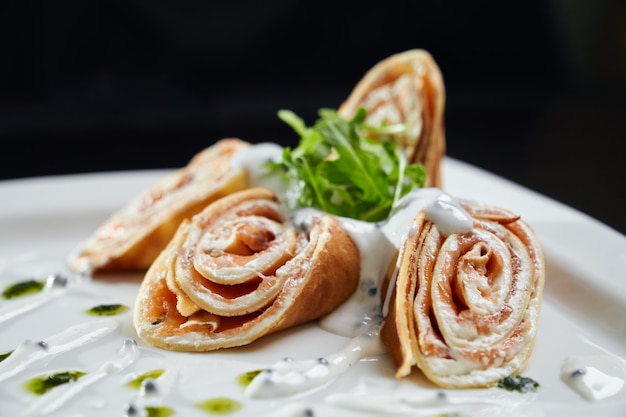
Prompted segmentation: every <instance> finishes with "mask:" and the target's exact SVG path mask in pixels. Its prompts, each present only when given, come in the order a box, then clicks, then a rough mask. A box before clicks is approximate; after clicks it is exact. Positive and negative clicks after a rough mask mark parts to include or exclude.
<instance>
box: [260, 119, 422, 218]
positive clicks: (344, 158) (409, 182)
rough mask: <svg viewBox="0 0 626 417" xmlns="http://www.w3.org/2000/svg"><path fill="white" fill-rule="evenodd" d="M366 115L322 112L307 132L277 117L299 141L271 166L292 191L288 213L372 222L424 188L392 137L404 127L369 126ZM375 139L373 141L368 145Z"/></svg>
mask: <svg viewBox="0 0 626 417" xmlns="http://www.w3.org/2000/svg"><path fill="white" fill-rule="evenodd" d="M366 115H367V114H366V111H365V109H363V108H361V109H359V110H358V111H357V113H356V114H355V116H354V117H353V118H352V119H351V120H346V119H343V118H341V117H340V116H339V115H338V114H337V112H336V111H335V110H331V109H322V110H320V111H319V116H320V118H319V119H318V120H317V121H316V122H315V124H314V125H313V126H312V127H307V126H306V124H305V123H304V121H303V120H302V119H301V118H300V117H298V116H297V115H296V114H295V113H293V112H291V111H289V110H281V111H279V112H278V117H279V118H280V119H281V120H283V121H284V122H285V123H287V124H288V125H289V126H291V127H292V128H293V130H294V131H295V132H296V133H297V134H298V135H299V136H300V142H299V144H298V146H296V147H295V148H294V149H291V148H290V147H286V148H285V149H284V152H283V160H282V162H279V163H272V164H270V166H273V167H274V168H277V169H278V168H280V169H282V170H283V171H284V177H285V179H286V180H287V181H289V183H290V185H291V187H292V188H291V190H290V193H291V194H290V195H288V196H287V201H286V203H287V204H288V205H289V206H291V208H296V207H314V208H317V209H320V210H323V211H325V212H327V213H329V214H333V215H337V216H343V217H350V218H353V219H358V220H364V221H370V222H376V221H380V220H384V219H386V218H387V216H388V215H389V212H390V211H391V208H392V207H393V205H394V204H395V203H396V202H397V201H398V200H399V199H400V198H402V197H403V196H404V195H406V194H407V193H408V192H409V191H410V190H412V189H414V188H419V187H423V186H424V180H425V176H426V174H425V171H424V167H423V166H422V165H420V164H412V165H407V162H406V157H405V155H404V154H403V153H402V151H401V150H400V149H398V148H397V147H396V146H395V145H394V143H393V141H392V139H391V135H392V134H394V133H398V132H400V131H401V130H402V129H403V128H404V126H403V125H389V126H387V125H382V126H376V127H372V126H368V125H366V124H365V118H366ZM374 135H375V137H376V139H373V136H374Z"/></svg>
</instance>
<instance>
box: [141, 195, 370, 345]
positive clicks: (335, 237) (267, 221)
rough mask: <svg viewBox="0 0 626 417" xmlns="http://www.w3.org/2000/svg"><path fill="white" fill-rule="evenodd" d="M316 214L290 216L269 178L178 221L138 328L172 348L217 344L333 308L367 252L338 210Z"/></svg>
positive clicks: (146, 284)
mask: <svg viewBox="0 0 626 417" xmlns="http://www.w3.org/2000/svg"><path fill="white" fill-rule="evenodd" d="M307 223H308V222H307ZM310 223H311V224H310V225H307V226H306V227H304V226H302V227H297V226H296V225H294V224H292V223H290V222H289V221H288V220H287V219H286V218H285V214H284V211H283V209H282V206H281V205H280V204H279V202H278V199H277V196H276V194H275V193H274V192H273V191H271V190H269V189H267V188H263V187H255V188H249V189H246V190H243V191H240V192H237V193H233V194H231V195H229V196H226V197H223V198H221V199H220V200H217V201H215V202H213V203H212V204H210V205H208V206H207V207H206V208H205V209H204V210H203V211H202V212H200V213H198V214H197V215H195V216H194V217H192V218H191V219H190V220H186V221H184V222H183V223H182V224H181V225H180V227H179V229H178V231H177V232H176V235H175V236H174V238H173V239H172V241H171V242H170V243H169V245H168V246H167V247H166V248H165V250H163V252H161V254H160V255H159V257H158V258H157V259H156V261H155V262H154V263H153V265H152V266H151V267H150V269H149V270H148V272H147V273H146V276H145V277H144V279H143V281H142V284H141V286H140V289H139V293H138V296H137V301H136V303H135V309H134V325H135V329H136V331H137V334H138V335H139V337H140V338H141V339H143V340H145V341H147V342H148V343H150V344H152V345H154V346H156V347H160V348H163V349H167V350H175V351H211V350H216V349H221V348H229V347H236V346H243V345H247V344H249V343H251V342H253V341H254V340H256V339H258V338H260V337H262V336H264V335H267V334H270V333H273V332H276V331H279V330H282V329H286V328H289V327H293V326H296V325H299V324H302V323H306V322H309V321H312V320H315V319H317V318H319V317H321V316H323V315H325V314H327V313H329V312H331V311H332V310H333V309H335V308H336V307H337V306H339V305H340V304H341V303H343V302H344V301H345V300H346V299H347V298H348V297H349V296H350V295H352V293H353V292H354V291H355V289H356V287H357V285H358V281H359V273H360V253H359V249H358V247H357V246H356V244H355V243H354V241H353V240H352V238H351V236H350V235H349V234H348V232H347V231H346V230H344V229H343V227H342V225H341V222H340V221H339V220H338V219H337V218H335V217H333V216H329V215H326V214H321V215H320V216H315V217H312V220H311V221H310Z"/></svg>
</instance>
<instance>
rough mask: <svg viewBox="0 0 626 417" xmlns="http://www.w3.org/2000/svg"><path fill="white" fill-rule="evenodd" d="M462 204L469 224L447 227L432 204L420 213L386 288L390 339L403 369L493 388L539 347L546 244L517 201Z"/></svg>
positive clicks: (399, 372) (438, 380)
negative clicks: (510, 205)
mask: <svg viewBox="0 0 626 417" xmlns="http://www.w3.org/2000/svg"><path fill="white" fill-rule="evenodd" d="M462 207H463V208H464V209H465V211H466V213H467V214H468V215H469V216H470V217H471V220H472V221H471V225H472V226H471V230H469V231H466V232H463V233H449V234H446V233H443V232H442V231H441V230H439V228H438V227H437V224H436V223H435V222H433V221H431V220H429V216H428V215H427V213H426V212H425V211H424V210H421V211H420V212H419V213H418V214H417V215H416V217H415V218H414V220H413V223H412V225H411V227H410V232H409V233H408V234H407V237H406V239H405V241H404V242H403V244H402V246H401V248H400V251H399V256H398V261H397V263H396V266H397V268H396V270H395V275H390V277H391V280H390V281H389V282H388V286H386V287H384V288H388V290H387V294H386V295H385V299H386V302H387V304H386V308H385V309H386V317H385V319H384V322H383V326H382V328H381V340H382V341H383V343H384V345H385V346H386V347H387V350H388V351H389V353H390V355H391V357H392V359H393V361H394V363H395V365H396V376H397V377H398V378H402V377H405V376H407V375H409V373H410V372H411V371H412V369H413V367H414V366H417V368H419V369H420V370H421V371H422V372H423V373H424V374H425V376H426V377H427V378H428V379H430V380H431V381H432V382H434V383H435V384H436V385H438V386H441V387H448V388H470V387H489V386H493V385H495V384H496V383H497V382H498V381H499V380H500V379H502V378H503V377H506V376H509V375H515V374H519V373H520V372H521V371H522V370H523V368H524V366H525V364H526V363H527V361H528V359H529V357H530V355H531V353H532V351H533V347H534V343H535V338H536V335H537V327H538V320H539V313H540V309H541V303H542V293H543V286H544V280H545V265H544V255H543V252H542V248H541V246H540V243H539V241H538V239H537V237H536V235H535V233H534V232H533V230H532V229H531V228H530V227H529V225H528V224H526V223H525V222H524V221H523V220H522V219H521V218H520V216H518V215H516V214H514V213H511V212H510V211H508V210H505V209H501V208H496V207H491V206H485V205H476V204H465V203H463V204H462ZM389 291H391V292H389Z"/></svg>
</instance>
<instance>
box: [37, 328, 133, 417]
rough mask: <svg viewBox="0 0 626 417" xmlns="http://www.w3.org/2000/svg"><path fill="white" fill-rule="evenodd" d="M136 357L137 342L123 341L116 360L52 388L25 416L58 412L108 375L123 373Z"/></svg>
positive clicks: (129, 339) (127, 339)
mask: <svg viewBox="0 0 626 417" xmlns="http://www.w3.org/2000/svg"><path fill="white" fill-rule="evenodd" d="M138 357H139V347H138V346H137V342H136V341H135V340H134V339H131V338H126V339H124V341H123V342H122V346H121V348H120V350H119V352H118V355H117V357H116V358H114V359H111V360H108V361H106V362H104V363H103V364H102V365H100V367H99V368H98V369H97V370H96V371H95V372H91V373H88V374H87V375H85V376H83V377H82V378H80V379H78V380H76V381H74V382H73V383H71V384H63V385H59V386H57V387H55V388H53V389H52V390H50V391H49V392H48V393H46V394H45V395H43V396H42V397H39V398H38V399H37V400H35V401H34V402H33V403H32V404H31V406H30V407H29V408H28V410H27V411H26V413H25V415H27V416H31V415H45V414H50V413H52V412H54V411H56V410H58V409H59V408H61V407H62V406H63V405H65V404H66V403H67V402H68V401H70V400H71V399H72V398H74V397H75V396H76V395H78V394H80V393H81V392H82V391H84V390H85V389H86V388H87V387H89V386H91V385H92V384H94V383H96V382H98V381H99V380H101V379H102V378H105V377H106V376H108V375H110V374H115V373H118V372H121V371H123V370H124V369H126V368H127V367H129V366H130V365H131V364H133V363H134V362H135V361H136V360H137V358H138Z"/></svg>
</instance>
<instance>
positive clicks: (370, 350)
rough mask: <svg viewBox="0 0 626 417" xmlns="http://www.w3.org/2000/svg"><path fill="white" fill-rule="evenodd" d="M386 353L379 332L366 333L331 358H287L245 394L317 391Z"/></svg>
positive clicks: (260, 395) (268, 395)
mask: <svg viewBox="0 0 626 417" xmlns="http://www.w3.org/2000/svg"><path fill="white" fill-rule="evenodd" d="M382 352H383V347H382V346H381V343H380V338H379V337H378V332H376V331H373V332H369V333H364V334H361V335H359V336H357V337H354V338H352V339H350V341H349V342H348V343H347V344H346V345H345V346H344V347H343V348H342V349H340V350H339V351H337V352H334V353H331V354H330V355H327V356H323V357H320V358H317V359H308V360H300V361H296V360H293V359H291V358H285V359H283V360H282V361H280V362H277V363H276V364H274V365H273V366H271V367H269V368H267V369H265V370H263V372H261V373H260V374H259V375H257V376H256V377H255V378H254V379H253V380H252V382H250V384H249V385H248V387H246V390H245V392H244V393H245V395H246V396H248V397H251V398H274V397H282V396H287V395H292V394H297V393H299V392H304V391H308V390H311V389H315V388H318V387H321V386H323V385H324V384H326V383H328V382H331V381H332V380H333V379H335V378H336V377H337V376H339V375H340V374H341V373H343V372H345V371H346V370H347V369H349V368H350V367H351V366H352V365H354V364H355V363H356V362H358V361H359V360H361V359H362V358H364V357H367V356H374V355H379V354H381V353H382Z"/></svg>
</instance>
